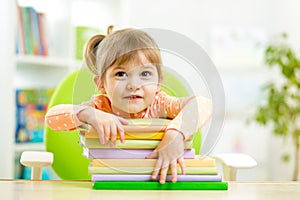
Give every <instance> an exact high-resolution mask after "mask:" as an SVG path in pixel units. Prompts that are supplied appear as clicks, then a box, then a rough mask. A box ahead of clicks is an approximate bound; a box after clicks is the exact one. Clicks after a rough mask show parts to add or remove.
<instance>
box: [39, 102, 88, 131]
mask: <svg viewBox="0 0 300 200" xmlns="http://www.w3.org/2000/svg"><path fill="white" fill-rule="evenodd" d="M88 106H92V107H94V104H93V102H87V103H82V104H80V105H72V104H60V105H56V106H53V107H52V108H51V109H49V111H48V112H47V113H46V115H45V123H46V125H48V126H49V128H51V129H52V130H56V131H63V130H74V129H76V128H77V127H78V126H80V125H82V124H83V122H81V121H80V120H79V119H78V118H77V114H78V113H79V112H80V111H82V110H83V109H85V108H87V107H88Z"/></svg>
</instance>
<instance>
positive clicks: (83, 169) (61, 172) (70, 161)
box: [45, 69, 201, 180]
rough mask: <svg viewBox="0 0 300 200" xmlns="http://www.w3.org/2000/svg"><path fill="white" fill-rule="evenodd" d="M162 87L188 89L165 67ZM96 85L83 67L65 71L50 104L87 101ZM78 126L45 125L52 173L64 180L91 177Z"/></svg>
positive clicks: (183, 92)
mask: <svg viewBox="0 0 300 200" xmlns="http://www.w3.org/2000/svg"><path fill="white" fill-rule="evenodd" d="M163 73H164V80H163V84H162V90H163V91H165V92H166V93H167V94H169V95H172V96H177V97H183V96H188V95H189V92H188V90H187V88H186V87H185V86H184V84H183V83H182V82H181V81H180V80H179V79H178V78H177V77H176V76H175V75H173V74H172V73H171V72H167V71H164V72H163ZM96 93H97V89H96V87H95V85H94V82H93V75H92V74H91V73H90V72H89V71H88V70H86V69H80V70H76V71H75V72H73V73H71V74H70V75H68V76H67V77H66V78H65V79H64V80H63V81H62V82H61V83H60V84H59V86H58V87H57V89H56V90H55V92H54V94H53V96H52V98H51V100H50V102H49V108H51V107H53V106H55V105H57V104H80V103H81V102H84V101H89V100H90V99H91V97H92V95H93V94H96ZM78 141H79V134H78V130H74V131H53V130H51V129H50V128H49V127H47V126H46V127H45V145H46V151H48V152H52V153H53V154H54V155H55V156H54V162H53V165H52V167H53V169H54V171H55V173H56V174H57V175H58V176H59V177H60V178H61V179H66V180H90V179H91V177H90V175H89V174H88V171H87V169H88V165H89V160H88V159H87V158H85V157H84V156H82V151H83V149H82V147H81V146H80V145H79V144H78ZM193 142H194V144H193V147H194V148H195V151H196V154H199V151H200V145H201V133H200V132H197V133H196V134H195V135H194V140H193Z"/></svg>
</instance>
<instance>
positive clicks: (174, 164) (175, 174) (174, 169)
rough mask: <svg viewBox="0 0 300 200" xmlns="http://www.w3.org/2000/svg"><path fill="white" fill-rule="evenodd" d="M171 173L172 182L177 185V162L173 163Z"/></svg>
mask: <svg viewBox="0 0 300 200" xmlns="http://www.w3.org/2000/svg"><path fill="white" fill-rule="evenodd" d="M171 173H172V182H173V183H175V182H176V181H177V162H176V161H174V162H172V163H171Z"/></svg>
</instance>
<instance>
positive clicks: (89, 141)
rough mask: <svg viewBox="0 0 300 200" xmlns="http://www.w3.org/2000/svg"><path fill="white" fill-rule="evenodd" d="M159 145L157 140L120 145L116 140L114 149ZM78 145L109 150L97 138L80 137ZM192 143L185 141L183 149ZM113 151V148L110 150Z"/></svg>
mask: <svg viewBox="0 0 300 200" xmlns="http://www.w3.org/2000/svg"><path fill="white" fill-rule="evenodd" d="M159 143H160V141H159V140H127V141H126V142H125V143H121V142H120V140H116V145H115V146H116V147H115V148H121V149H155V148H156V147H157V145H158V144H159ZM80 144H81V145H82V146H84V147H87V148H110V144H109V143H108V144H104V145H103V144H101V143H100V141H99V139H98V138H95V139H94V138H84V137H83V136H82V135H80ZM192 144H193V143H192V141H186V142H185V143H184V148H185V149H191V148H192ZM112 149H114V148H112Z"/></svg>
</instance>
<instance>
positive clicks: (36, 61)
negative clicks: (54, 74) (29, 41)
mask: <svg viewBox="0 0 300 200" xmlns="http://www.w3.org/2000/svg"><path fill="white" fill-rule="evenodd" d="M16 62H17V65H18V66H20V65H22V66H33V65H34V66H38V67H41V66H44V67H53V68H67V69H76V68H80V67H81V66H82V62H81V61H76V60H72V59H64V58H56V57H45V56H34V55H17V56H16Z"/></svg>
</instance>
